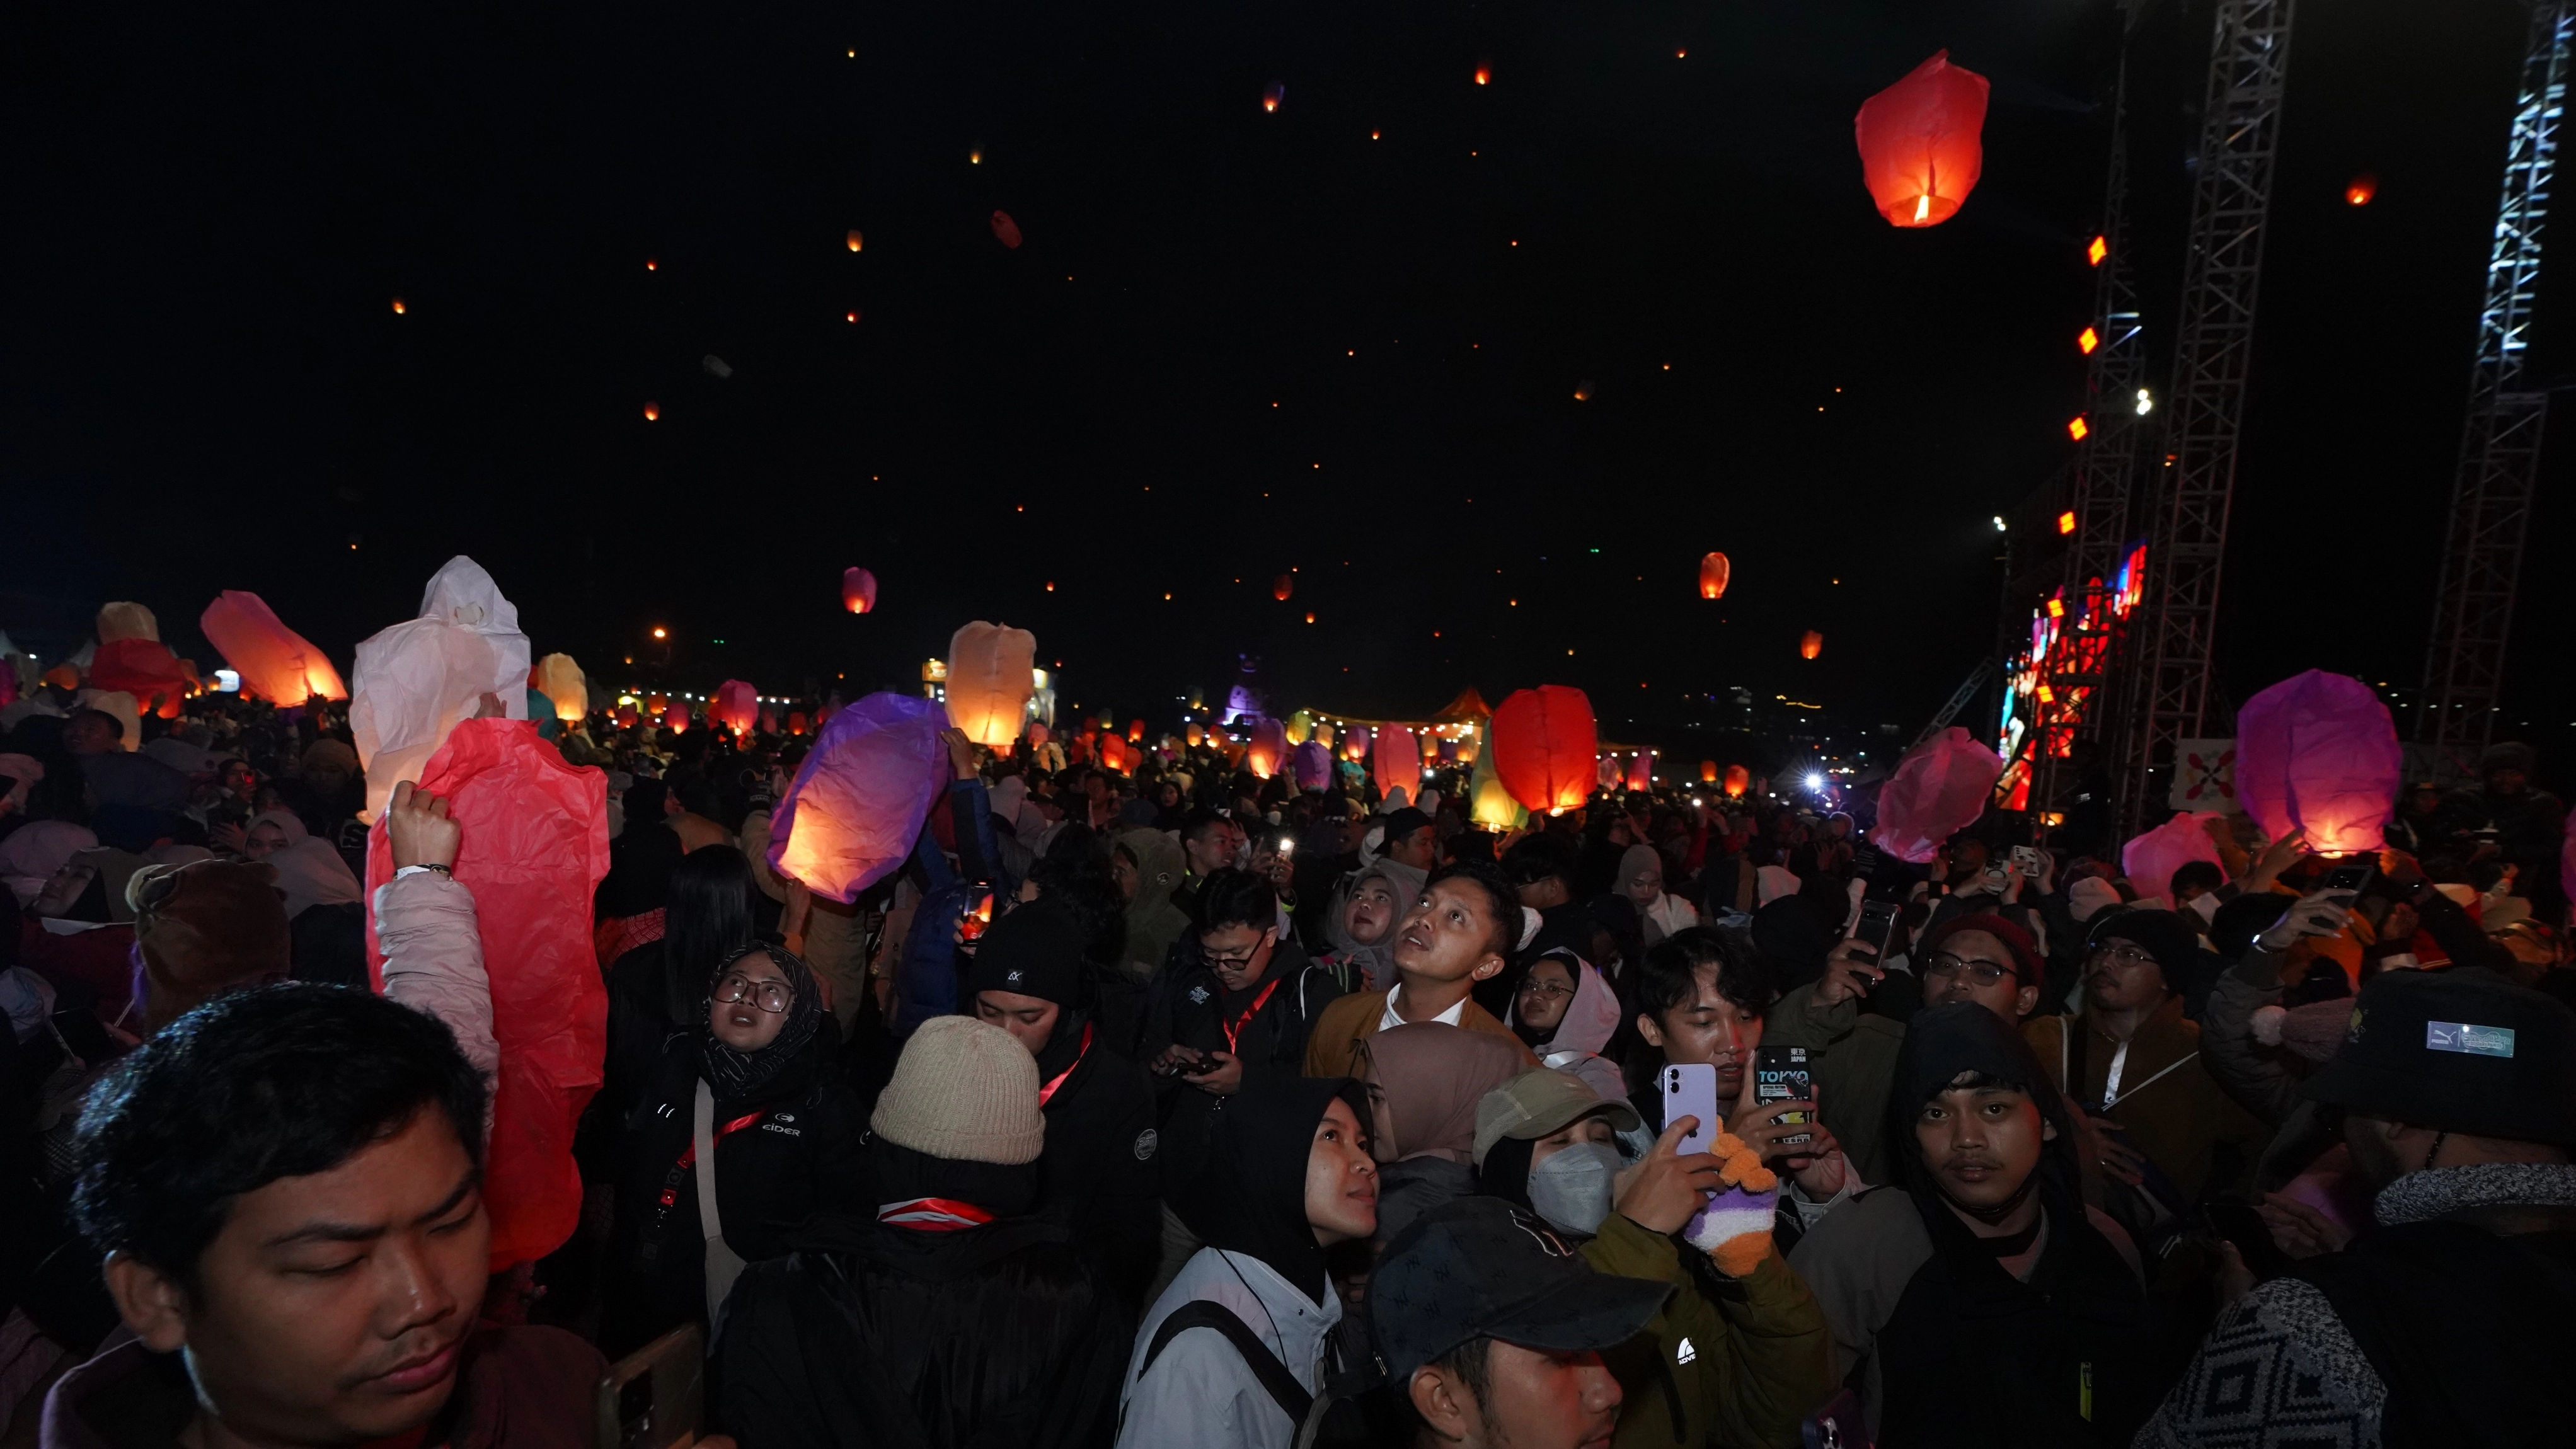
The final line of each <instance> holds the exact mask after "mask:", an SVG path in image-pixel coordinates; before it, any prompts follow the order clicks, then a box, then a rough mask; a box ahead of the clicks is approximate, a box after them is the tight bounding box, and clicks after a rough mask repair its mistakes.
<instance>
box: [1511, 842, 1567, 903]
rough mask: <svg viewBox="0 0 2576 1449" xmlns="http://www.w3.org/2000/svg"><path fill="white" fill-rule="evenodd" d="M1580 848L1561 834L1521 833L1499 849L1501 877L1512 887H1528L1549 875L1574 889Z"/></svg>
mask: <svg viewBox="0 0 2576 1449" xmlns="http://www.w3.org/2000/svg"><path fill="white" fill-rule="evenodd" d="M1581 860H1582V847H1581V846H1579V845H1577V844H1575V843H1574V841H1572V840H1570V839H1568V838H1566V837H1565V836H1562V835H1556V834H1552V833H1551V834H1546V835H1530V836H1524V837H1523V838H1521V839H1520V840H1519V841H1517V842H1515V843H1514V844H1513V845H1512V848H1511V849H1509V850H1506V851H1504V852H1503V862H1502V868H1503V879H1504V880H1506V881H1509V882H1510V883H1511V884H1512V885H1513V886H1515V887H1519V886H1532V885H1536V884H1538V883H1539V882H1540V881H1543V880H1546V879H1548V878H1549V877H1551V876H1553V877H1555V878H1556V879H1558V880H1562V881H1564V882H1565V886H1566V889H1568V890H1572V889H1573V888H1574V872H1575V869H1576V867H1577V865H1578V864H1579V863H1580V862H1581Z"/></svg>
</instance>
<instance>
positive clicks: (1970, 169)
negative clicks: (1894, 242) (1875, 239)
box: [1852, 50, 1986, 227]
mask: <svg viewBox="0 0 2576 1449" xmlns="http://www.w3.org/2000/svg"><path fill="white" fill-rule="evenodd" d="M1985 123H1986V78H1985V77H1984V76H1981V75H1979V74H1977V73H1976V72H1975V71H1972V70H1962V69H1960V68H1959V67H1957V66H1955V65H1952V64H1950V52H1948V51H1946V50H1945V51H1942V52H1940V53H1939V54H1937V55H1935V56H1933V57H1932V58H1931V59H1930V60H1927V61H1925V62H1923V63H1922V64H1921V65H1918V66H1916V67H1915V68H1914V71H1913V73H1912V74H1911V75H1908V76H1907V77H1906V78H1905V79H1903V80H1901V81H1898V82H1897V83H1896V84H1894V85H1892V86H1889V87H1888V88H1887V89H1885V90H1883V91H1880V92H1879V93H1878V94H1877V95H1874V96H1871V97H1870V98H1869V99H1868V100H1866V101H1863V102H1862V103H1861V107H1860V114H1859V115H1858V116H1856V117H1854V118H1853V120H1852V133H1853V136H1854V137H1855V139H1857V140H1858V141H1859V143H1860V173H1861V183H1862V184H1863V185H1865V186H1867V187H1868V188H1869V194H1870V198H1871V199H1872V200H1873V201H1875V202H1877V204H1878V214H1879V215H1881V216H1884V217H1886V218H1887V221H1888V224H1889V225H1890V226H1909V227H1910V226H1939V225H1940V224H1941V223H1943V222H1945V221H1948V220H1949V219H1950V218H1951V217H1953V216H1956V215H1957V214H1958V212H1959V207H1960V205H1961V203H1963V202H1965V201H1966V200H1967V199H1968V193H1969V192H1971V191H1974V190H1975V189H1976V186H1977V173H1978V171H1979V169H1980V168H1981V167H1982V166H1983V165H1984V153H1983V150H1982V148H1981V147H1980V146H1979V144H1978V139H1977V136H1978V132H1979V131H1980V130H1981V129H1983V128H1984V126H1985Z"/></svg>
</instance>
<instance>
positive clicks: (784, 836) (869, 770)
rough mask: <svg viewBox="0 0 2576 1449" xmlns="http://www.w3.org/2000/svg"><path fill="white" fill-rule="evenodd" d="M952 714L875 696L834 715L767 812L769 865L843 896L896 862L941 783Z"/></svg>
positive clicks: (848, 897) (929, 703)
mask: <svg viewBox="0 0 2576 1449" xmlns="http://www.w3.org/2000/svg"><path fill="white" fill-rule="evenodd" d="M947 725H948V716H947V714H946V713H945V712H943V711H942V710H941V709H940V707H939V705H938V703H937V702H936V701H934V700H927V699H917V698H912V697H909V696H906V695H900V694H892V693H887V694H871V695H867V696H865V697H864V698H862V699H860V700H859V701H858V702H857V703H856V704H853V705H851V706H850V707H848V708H847V709H842V710H836V711H834V712H833V715H832V719H831V722H830V723H829V724H827V725H825V726H824V727H823V732H822V735H821V736H820V738H819V739H817V741H816V742H815V745H814V749H813V750H812V752H811V753H809V754H807V755H806V756H805V761H804V763H803V764H802V765H800V766H798V767H797V771H796V779H795V782H794V783H793V784H791V785H789V786H788V787H787V794H786V795H785V797H784V798H782V799H781V800H780V801H779V802H778V809H777V810H776V811H775V812H774V813H773V814H772V815H771V816H770V818H769V852H768V854H769V864H770V866H771V868H772V869H774V870H776V871H777V872H778V873H779V874H780V875H783V876H785V877H787V878H788V879H790V880H794V881H798V882H801V883H803V884H804V885H805V886H806V887H808V888H809V889H811V890H812V891H813V892H814V893H815V894H816V895H818V896H829V897H831V898H832V899H833V900H836V901H841V902H843V903H847V902H850V901H853V900H856V899H857V898H858V895H859V892H861V891H863V890H866V889H867V888H868V887H869V886H872V885H874V884H876V883H877V882H878V881H880V880H882V879H884V878H885V877H886V876H888V875H891V874H893V873H894V872H895V871H897V870H899V869H901V868H902V866H903V863H904V861H905V860H906V859H908V858H909V857H910V856H911V854H912V850H913V846H914V843H915V842H916V841H917V840H918V839H919V837H920V834H921V822H922V818H923V817H924V816H925V815H927V814H928V813H929V811H930V808H931V806H932V804H933V803H934V802H936V801H937V800H938V799H939V798H940V796H941V794H942V793H943V792H944V791H945V790H946V789H947V787H948V781H949V776H950V771H949V765H948V751H947V749H946V748H945V747H944V746H942V745H941V744H940V742H939V732H940V731H941V730H942V729H945V728H946V727H947Z"/></svg>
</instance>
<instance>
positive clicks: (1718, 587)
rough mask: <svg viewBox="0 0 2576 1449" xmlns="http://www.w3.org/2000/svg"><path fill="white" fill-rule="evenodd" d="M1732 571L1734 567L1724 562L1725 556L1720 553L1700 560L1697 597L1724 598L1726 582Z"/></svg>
mask: <svg viewBox="0 0 2576 1449" xmlns="http://www.w3.org/2000/svg"><path fill="white" fill-rule="evenodd" d="M1734 571H1735V568H1734V565H1732V564H1730V563H1728V562H1727V561H1726V555H1724V554H1722V553H1715V552H1712V553H1710V554H1708V555H1706V556H1705V557H1703V558H1701V559H1700V561H1699V596H1700V597H1701V598H1703V599H1722V598H1725V597H1726V580H1727V577H1728V576H1729V575H1730V574H1732V573H1734Z"/></svg>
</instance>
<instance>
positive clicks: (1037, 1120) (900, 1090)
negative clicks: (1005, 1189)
mask: <svg viewBox="0 0 2576 1449" xmlns="http://www.w3.org/2000/svg"><path fill="white" fill-rule="evenodd" d="M868 1125H869V1126H870V1127H872V1128H874V1129H875V1130H876V1134H877V1135H878V1136H879V1137H882V1138H884V1139H885V1140H887V1141H888V1142H892V1143H894V1144H895V1145H897V1146H899V1147H909V1148H911V1149H912V1150H913V1151H915V1152H920V1153H926V1154H927V1155H929V1156H932V1157H944V1158H947V1159H948V1160H950V1161H952V1162H993V1163H999V1164H1001V1165H1002V1166H1004V1167H1016V1166H1018V1165H1019V1164H1021V1163H1023V1162H1035V1161H1036V1160H1037V1156H1038V1149H1040V1148H1041V1147H1044V1146H1045V1145H1046V1118H1045V1117H1044V1116H1043V1115H1041V1114H1040V1112H1039V1111H1038V1063H1037V1058H1035V1057H1032V1056H1030V1055H1029V1053H1028V1049H1027V1048H1026V1047H1023V1046H1021V1045H1020V1044H1019V1043H1018V1042H1017V1041H1015V1040H1013V1039H1012V1037H1011V1034H1010V1033H1009V1032H1007V1031H1004V1030H1002V1029H1001V1028H1000V1027H998V1026H992V1025H989V1024H987V1023H984V1022H981V1021H977V1020H976V1019H975V1018H973V1017H971V1016H934V1017H932V1018H931V1019H930V1020H928V1021H925V1022H923V1023H922V1024H921V1026H920V1027H919V1029H917V1030H915V1031H914V1032H913V1034H912V1040H911V1041H909V1042H906V1043H905V1044H904V1048H903V1055H902V1056H901V1057H900V1058H898V1059H897V1060H896V1062H895V1064H894V1080H892V1081H890V1082H888V1083H886V1089H885V1092H884V1093H883V1094H882V1095H880V1096H879V1097H878V1098H877V1110H876V1112H875V1114H874V1115H873V1116H871V1117H869V1118H868Z"/></svg>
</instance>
